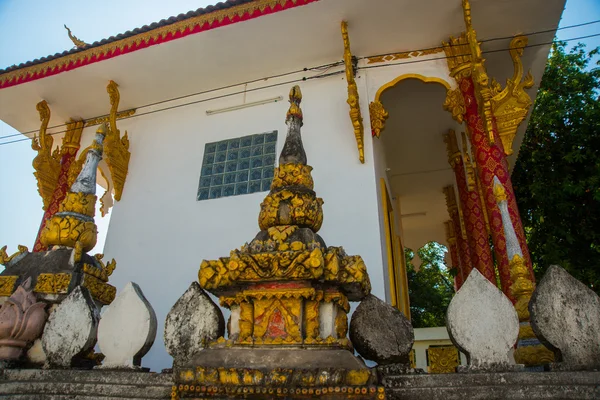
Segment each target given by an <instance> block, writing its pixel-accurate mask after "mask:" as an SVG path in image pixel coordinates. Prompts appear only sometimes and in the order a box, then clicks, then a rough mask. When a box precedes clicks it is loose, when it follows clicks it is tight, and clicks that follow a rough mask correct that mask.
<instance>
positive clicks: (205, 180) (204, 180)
mask: <svg viewBox="0 0 600 400" xmlns="http://www.w3.org/2000/svg"><path fill="white" fill-rule="evenodd" d="M210 182H211V177H210V176H202V177H200V187H201V188H207V187H209V186H210Z"/></svg>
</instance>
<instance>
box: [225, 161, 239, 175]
mask: <svg viewBox="0 0 600 400" xmlns="http://www.w3.org/2000/svg"><path fill="white" fill-rule="evenodd" d="M235 171H237V162H235V161H229V162H228V163H227V164H226V165H225V172H235Z"/></svg>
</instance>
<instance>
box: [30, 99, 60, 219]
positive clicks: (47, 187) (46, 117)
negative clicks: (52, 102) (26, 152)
mask: <svg viewBox="0 0 600 400" xmlns="http://www.w3.org/2000/svg"><path fill="white" fill-rule="evenodd" d="M36 108H37V110H38V112H39V114H40V121H42V125H41V126H40V132H39V136H37V135H34V137H33V140H32V141H31V148H32V149H33V150H35V151H37V153H38V154H37V156H36V157H35V158H34V159H33V163H32V164H33V169H34V170H35V172H34V173H33V175H34V176H35V178H36V179H37V183H38V192H39V193H40V196H42V200H43V202H44V206H43V209H44V211H45V210H46V209H47V208H48V206H49V205H50V202H51V201H52V194H53V193H54V189H55V188H56V184H57V182H58V176H59V174H60V153H59V150H58V148H56V149H55V150H54V152H53V151H52V147H53V146H54V139H53V138H52V135H50V134H48V133H46V130H47V129H48V122H49V121H50V107H48V103H47V102H46V100H43V101H40V102H39V103H38V104H37V106H36Z"/></svg>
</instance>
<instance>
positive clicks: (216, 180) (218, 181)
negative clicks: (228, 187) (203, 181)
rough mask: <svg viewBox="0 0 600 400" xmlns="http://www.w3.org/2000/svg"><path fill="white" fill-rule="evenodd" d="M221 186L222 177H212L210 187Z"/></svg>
mask: <svg viewBox="0 0 600 400" xmlns="http://www.w3.org/2000/svg"><path fill="white" fill-rule="evenodd" d="M222 184H223V175H222V174H220V175H214V176H213V177H212V181H211V185H212V186H217V185H222Z"/></svg>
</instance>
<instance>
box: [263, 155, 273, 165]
mask: <svg viewBox="0 0 600 400" xmlns="http://www.w3.org/2000/svg"><path fill="white" fill-rule="evenodd" d="M263 165H264V166H265V167H266V166H267V165H270V166H275V155H274V154H270V155H268V156H264V157H263Z"/></svg>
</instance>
